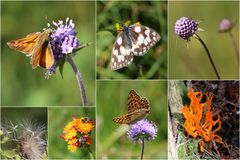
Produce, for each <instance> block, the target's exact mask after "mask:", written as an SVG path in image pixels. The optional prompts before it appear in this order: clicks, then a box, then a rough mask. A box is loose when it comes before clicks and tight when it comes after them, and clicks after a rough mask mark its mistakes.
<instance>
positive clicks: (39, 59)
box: [30, 41, 54, 69]
mask: <svg viewBox="0 0 240 160" xmlns="http://www.w3.org/2000/svg"><path fill="white" fill-rule="evenodd" d="M39 47H41V48H40V49H37V48H36V52H35V53H34V54H33V55H32V57H31V61H30V64H32V68H36V67H37V66H41V67H43V68H46V69H50V68H51V67H52V65H53V64H54V56H53V52H52V48H51V45H50V43H49V41H45V42H44V43H43V45H42V46H39Z"/></svg>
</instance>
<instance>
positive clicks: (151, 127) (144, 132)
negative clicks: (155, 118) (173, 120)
mask: <svg viewBox="0 0 240 160" xmlns="http://www.w3.org/2000/svg"><path fill="white" fill-rule="evenodd" d="M157 130H158V128H157V126H156V125H155V123H153V122H150V121H148V120H146V119H143V120H140V121H137V122H136V123H134V124H133V125H132V126H131V128H130V130H129V131H128V132H127V135H128V138H129V139H132V140H133V141H134V142H136V141H138V140H139V139H142V138H144V139H146V140H153V139H155V138H156V137H157Z"/></svg>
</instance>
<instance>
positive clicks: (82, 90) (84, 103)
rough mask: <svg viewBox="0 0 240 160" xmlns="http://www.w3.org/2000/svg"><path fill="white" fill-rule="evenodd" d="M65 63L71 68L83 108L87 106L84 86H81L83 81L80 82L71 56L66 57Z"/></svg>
mask: <svg viewBox="0 0 240 160" xmlns="http://www.w3.org/2000/svg"><path fill="white" fill-rule="evenodd" d="M67 61H68V62H69V64H70V65H71V67H72V69H73V71H74V73H75V75H76V78H77V81H78V86H79V90H80V94H81V98H82V104H83V106H87V105H88V100H87V96H86V92H85V88H84V85H83V80H82V76H81V73H80V72H79V70H78V68H77V66H76V64H75V63H74V61H73V59H72V57H71V56H67Z"/></svg>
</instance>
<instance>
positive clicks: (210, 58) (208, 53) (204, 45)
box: [195, 34, 221, 80]
mask: <svg viewBox="0 0 240 160" xmlns="http://www.w3.org/2000/svg"><path fill="white" fill-rule="evenodd" d="M195 37H196V38H197V39H198V40H199V41H200V42H201V44H202V45H203V47H204V49H205V50H206V52H207V55H208V58H209V60H210V62H211V65H212V67H213V69H214V71H215V73H216V76H217V78H218V79H219V80H220V79H221V78H220V76H219V74H218V71H217V69H216V67H215V65H214V63H213V60H212V57H211V55H210V52H209V50H208V48H207V46H206V44H205V43H204V42H203V40H202V39H201V38H200V37H199V36H198V35H197V34H195Z"/></svg>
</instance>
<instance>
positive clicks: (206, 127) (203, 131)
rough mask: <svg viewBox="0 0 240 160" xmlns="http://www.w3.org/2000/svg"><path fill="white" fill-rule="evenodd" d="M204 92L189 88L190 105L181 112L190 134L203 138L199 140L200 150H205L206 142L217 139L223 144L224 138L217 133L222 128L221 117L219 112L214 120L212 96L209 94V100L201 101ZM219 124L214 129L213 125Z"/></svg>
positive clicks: (185, 126)
mask: <svg viewBox="0 0 240 160" xmlns="http://www.w3.org/2000/svg"><path fill="white" fill-rule="evenodd" d="M202 96H203V94H202V93H201V92H194V91H193V89H192V88H191V89H189V91H188V97H189V98H190V100H191V103H190V105H189V107H188V106H187V105H185V106H184V107H183V108H182V109H181V112H182V114H183V116H184V118H185V122H184V125H183V126H184V128H185V130H186V131H187V133H188V134H189V135H191V136H192V137H193V138H196V137H198V136H199V137H200V138H201V139H202V140H201V141H200V142H199V146H200V151H201V152H203V151H204V142H209V141H212V140H215V141H216V142H218V143H221V144H223V142H222V138H221V137H220V136H218V135H216V134H215V133H216V132H217V131H219V130H220V129H221V123H222V122H221V119H220V115H219V113H218V114H217V116H218V118H217V120H215V121H214V120H213V116H212V112H211V105H212V99H213V97H212V96H209V95H208V93H207V94H206V96H207V102H205V103H200V102H201V99H202ZM204 108H206V113H205V117H204V115H203V109H204ZM217 124H218V128H216V129H215V130H213V131H212V128H213V126H215V125H217Z"/></svg>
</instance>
